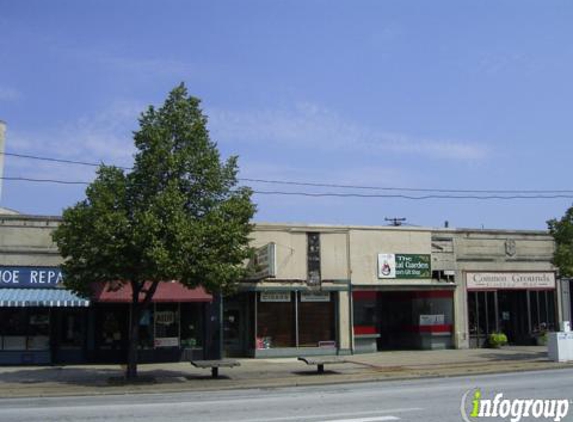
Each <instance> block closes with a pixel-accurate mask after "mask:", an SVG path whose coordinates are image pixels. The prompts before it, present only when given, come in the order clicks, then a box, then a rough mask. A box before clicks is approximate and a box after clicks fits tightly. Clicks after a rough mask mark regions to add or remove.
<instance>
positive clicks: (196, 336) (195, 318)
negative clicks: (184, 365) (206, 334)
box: [181, 303, 203, 348]
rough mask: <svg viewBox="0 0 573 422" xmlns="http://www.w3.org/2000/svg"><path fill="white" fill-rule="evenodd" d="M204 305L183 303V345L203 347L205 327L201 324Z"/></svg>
mask: <svg viewBox="0 0 573 422" xmlns="http://www.w3.org/2000/svg"><path fill="white" fill-rule="evenodd" d="M202 311H203V305H201V304H198V303H182V304H181V346H182V347H190V348H193V347H202V346H203V328H202V326H201V321H202V317H201V315H202Z"/></svg>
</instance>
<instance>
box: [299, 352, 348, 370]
mask: <svg viewBox="0 0 573 422" xmlns="http://www.w3.org/2000/svg"><path fill="white" fill-rule="evenodd" d="M298 360H300V361H302V362H304V363H306V364H307V365H316V369H317V373H319V374H323V373H324V365H337V364H340V363H347V361H346V360H345V359H342V358H339V357H338V356H299V357H298Z"/></svg>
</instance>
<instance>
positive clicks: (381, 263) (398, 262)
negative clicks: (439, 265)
mask: <svg viewBox="0 0 573 422" xmlns="http://www.w3.org/2000/svg"><path fill="white" fill-rule="evenodd" d="M431 262H432V261H431V258H430V255H419V254H391V253H380V254H378V278H380V279H392V278H397V279H420V278H425V279H427V278H432V267H431Z"/></svg>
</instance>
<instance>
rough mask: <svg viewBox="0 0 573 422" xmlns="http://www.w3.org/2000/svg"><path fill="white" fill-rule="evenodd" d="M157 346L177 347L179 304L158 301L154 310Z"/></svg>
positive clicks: (155, 344) (155, 342) (155, 343)
mask: <svg viewBox="0 0 573 422" xmlns="http://www.w3.org/2000/svg"><path fill="white" fill-rule="evenodd" d="M153 319H154V321H155V341H154V346H155V347H156V348H157V347H179V304H178V303H158V304H156V305H155V310H154V318H153Z"/></svg>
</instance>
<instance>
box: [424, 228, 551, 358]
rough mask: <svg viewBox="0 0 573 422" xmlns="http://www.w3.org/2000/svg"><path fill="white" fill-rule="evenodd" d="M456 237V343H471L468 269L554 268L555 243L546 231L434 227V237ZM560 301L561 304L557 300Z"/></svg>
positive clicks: (454, 245) (513, 269) (463, 346)
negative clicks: (436, 228)
mask: <svg viewBox="0 0 573 422" xmlns="http://www.w3.org/2000/svg"><path fill="white" fill-rule="evenodd" d="M450 236H451V237H452V238H453V252H454V255H455V274H456V275H455V280H456V285H457V286H458V287H457V288H456V292H455V299H454V306H455V319H456V324H455V339H454V341H455V344H456V347H457V348H468V347H469V327H468V309H467V303H468V299H467V282H466V273H467V272H516V273H519V272H553V271H555V267H554V266H553V265H552V264H551V259H552V257H553V252H554V249H555V244H554V241H553V238H552V237H551V236H550V235H549V234H548V233H547V232H544V231H512V230H477V229H472V230H471V229H457V230H435V231H434V238H448V237H450ZM558 305H559V304H558Z"/></svg>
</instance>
